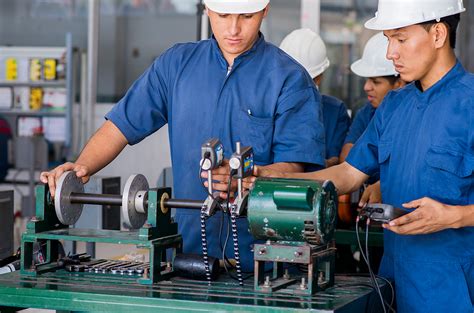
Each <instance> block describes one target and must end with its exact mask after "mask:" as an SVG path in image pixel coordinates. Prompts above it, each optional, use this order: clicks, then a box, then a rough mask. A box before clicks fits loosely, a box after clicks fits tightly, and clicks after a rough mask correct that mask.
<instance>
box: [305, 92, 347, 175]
mask: <svg viewBox="0 0 474 313" xmlns="http://www.w3.org/2000/svg"><path fill="white" fill-rule="evenodd" d="M321 103H322V109H323V124H324V129H325V135H326V159H330V158H332V157H339V154H341V149H342V145H343V143H344V139H345V138H346V135H347V131H348V130H349V126H350V125H351V119H350V117H349V114H347V108H346V105H345V104H344V102H342V101H341V100H339V99H337V98H335V97H332V96H327V95H321ZM324 168H325V167H324V166H321V165H314V164H306V166H305V172H314V171H319V170H322V169H324Z"/></svg>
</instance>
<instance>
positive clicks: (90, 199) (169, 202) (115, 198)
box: [69, 192, 203, 209]
mask: <svg viewBox="0 0 474 313" xmlns="http://www.w3.org/2000/svg"><path fill="white" fill-rule="evenodd" d="M69 201H70V202H71V203H83V204H100V205H122V196H121V195H107V194H93V193H75V192H73V193H71V195H70V196H69ZM145 204H148V201H146V202H145ZM202 205H203V201H199V200H186V199H182V200H179V199H166V200H164V201H163V206H164V207H167V208H175V209H201V208H202Z"/></svg>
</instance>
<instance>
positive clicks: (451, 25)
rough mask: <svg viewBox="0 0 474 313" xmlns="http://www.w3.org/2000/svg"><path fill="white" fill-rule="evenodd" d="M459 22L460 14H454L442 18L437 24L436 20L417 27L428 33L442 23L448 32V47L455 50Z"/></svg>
mask: <svg viewBox="0 0 474 313" xmlns="http://www.w3.org/2000/svg"><path fill="white" fill-rule="evenodd" d="M460 20H461V14H460V13H458V14H454V15H450V16H446V17H442V18H441V19H440V20H439V22H438V21H436V20H431V21H428V22H423V23H420V24H418V25H420V26H421V27H423V28H424V29H426V31H429V30H430V29H431V27H432V26H433V25H435V24H437V23H443V24H445V25H446V26H447V27H448V32H449V45H450V46H451V48H452V49H454V48H456V32H457V29H458V25H459V21H460Z"/></svg>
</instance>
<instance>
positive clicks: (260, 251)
mask: <svg viewBox="0 0 474 313" xmlns="http://www.w3.org/2000/svg"><path fill="white" fill-rule="evenodd" d="M265 253H267V249H265V248H261V249H260V250H258V254H260V255H262V254H265Z"/></svg>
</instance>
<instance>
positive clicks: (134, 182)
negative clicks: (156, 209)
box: [122, 174, 149, 229]
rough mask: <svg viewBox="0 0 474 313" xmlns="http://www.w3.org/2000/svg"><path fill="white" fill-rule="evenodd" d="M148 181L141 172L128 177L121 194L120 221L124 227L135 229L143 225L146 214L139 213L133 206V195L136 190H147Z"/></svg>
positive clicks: (135, 193)
mask: <svg viewBox="0 0 474 313" xmlns="http://www.w3.org/2000/svg"><path fill="white" fill-rule="evenodd" d="M148 189H149V186H148V181H147V180H146V178H145V176H143V175H141V174H136V175H132V176H130V177H129V178H128V180H127V182H126V184H125V188H124V189H123V196H122V218H123V219H122V221H123V223H124V224H125V226H126V227H128V228H131V229H137V228H140V227H142V226H143V224H144V223H145V221H146V218H147V214H146V213H140V212H139V211H137V208H136V207H135V196H136V195H137V192H139V191H144V190H148Z"/></svg>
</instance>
